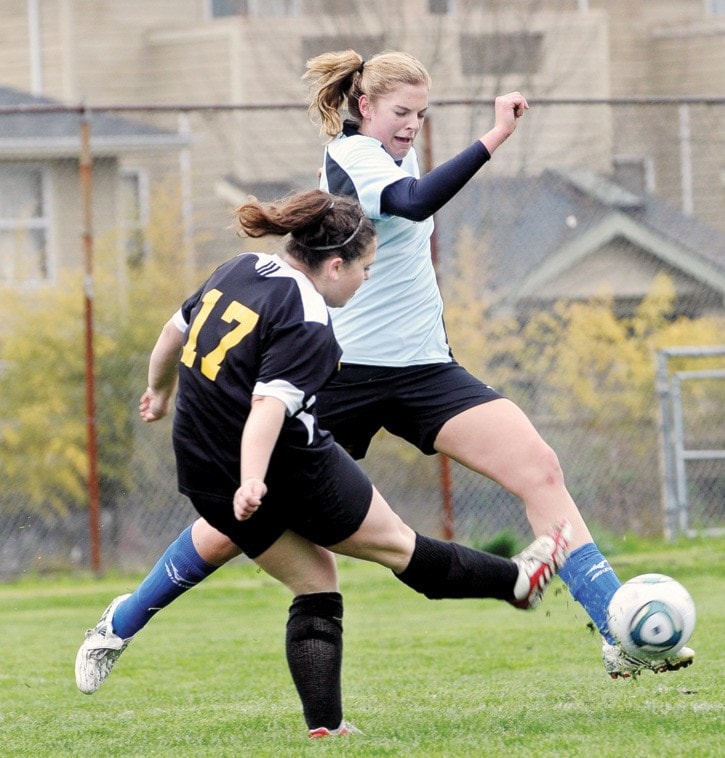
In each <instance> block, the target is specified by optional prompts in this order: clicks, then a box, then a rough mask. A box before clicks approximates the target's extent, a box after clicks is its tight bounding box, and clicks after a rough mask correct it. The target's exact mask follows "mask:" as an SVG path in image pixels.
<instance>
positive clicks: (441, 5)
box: [428, 0, 453, 16]
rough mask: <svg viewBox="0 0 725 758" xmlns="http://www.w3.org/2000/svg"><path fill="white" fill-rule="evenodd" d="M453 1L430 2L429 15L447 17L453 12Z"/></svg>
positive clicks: (432, 0)
mask: <svg viewBox="0 0 725 758" xmlns="http://www.w3.org/2000/svg"><path fill="white" fill-rule="evenodd" d="M452 6H453V2H452V0H428V13H432V14H434V15H438V16H446V15H448V14H449V13H452V12H453V7H452Z"/></svg>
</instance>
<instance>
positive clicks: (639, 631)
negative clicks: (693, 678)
mask: <svg viewBox="0 0 725 758" xmlns="http://www.w3.org/2000/svg"><path fill="white" fill-rule="evenodd" d="M607 616H608V621H609V631H610V632H611V633H612V634H613V635H614V636H615V637H616V639H617V642H618V643H619V644H620V645H621V646H622V648H623V649H624V651H625V652H627V653H630V654H631V655H634V656H636V657H638V658H649V659H657V658H663V657H665V656H668V655H672V654H674V653H676V652H677V651H678V650H679V649H680V648H681V647H682V646H683V645H686V644H687V642H688V640H689V639H690V637H691V636H692V633H693V632H694V631H695V603H694V602H693V600H692V597H691V596H690V593H689V592H688V591H687V590H686V589H685V588H684V587H683V586H682V585H681V584H680V583H679V582H678V581H676V580H675V579H673V578H672V577H671V576H666V575H665V574H641V575H640V576H635V577H634V578H633V579H630V580H629V581H627V582H624V584H623V585H622V586H621V587H620V588H619V589H618V590H617V591H616V592H615V593H614V596H613V597H612V600H611V601H610V603H609V608H608V612H607Z"/></svg>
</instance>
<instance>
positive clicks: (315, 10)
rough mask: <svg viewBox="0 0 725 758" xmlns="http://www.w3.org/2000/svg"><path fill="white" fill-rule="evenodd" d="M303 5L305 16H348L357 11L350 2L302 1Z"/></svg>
mask: <svg viewBox="0 0 725 758" xmlns="http://www.w3.org/2000/svg"><path fill="white" fill-rule="evenodd" d="M303 3H304V10H305V15H307V16H349V15H351V14H353V13H355V12H356V11H357V10H359V8H356V7H355V6H356V3H352V2H350V0H303Z"/></svg>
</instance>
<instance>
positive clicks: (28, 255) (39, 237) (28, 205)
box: [0, 163, 50, 283]
mask: <svg viewBox="0 0 725 758" xmlns="http://www.w3.org/2000/svg"><path fill="white" fill-rule="evenodd" d="M46 185H47V179H46V172H45V169H44V168H43V167H42V166H40V165H34V164H24V163H0V281H2V282H4V283H18V282H45V281H48V279H49V278H50V263H49V256H48V236H49V233H48V223H49V222H48V201H47V195H48V192H47V186H46Z"/></svg>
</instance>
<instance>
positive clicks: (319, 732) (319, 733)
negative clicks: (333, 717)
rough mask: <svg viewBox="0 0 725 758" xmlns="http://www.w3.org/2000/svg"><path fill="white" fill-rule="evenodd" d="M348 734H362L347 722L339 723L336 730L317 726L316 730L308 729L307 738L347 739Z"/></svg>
mask: <svg viewBox="0 0 725 758" xmlns="http://www.w3.org/2000/svg"><path fill="white" fill-rule="evenodd" d="M350 734H362V732H361V731H360V730H359V729H358V728H357V727H356V726H354V725H353V724H351V723H350V722H349V721H341V722H340V726H338V727H337V729H328V728H327V727H326V726H318V727H317V729H310V731H309V732H308V734H307V736H308V737H309V738H310V739H311V740H319V739H322V738H323V737H347V736H348V735H350Z"/></svg>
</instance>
